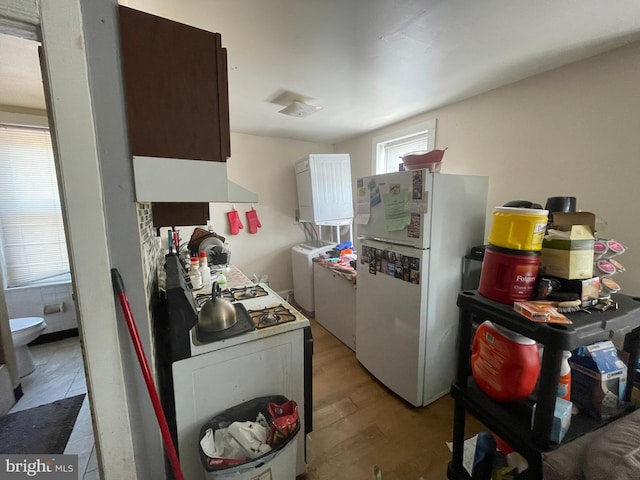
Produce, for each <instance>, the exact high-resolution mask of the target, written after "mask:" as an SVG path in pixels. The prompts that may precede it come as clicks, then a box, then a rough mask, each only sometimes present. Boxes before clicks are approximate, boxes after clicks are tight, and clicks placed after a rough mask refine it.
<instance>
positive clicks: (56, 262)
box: [0, 125, 69, 288]
mask: <svg viewBox="0 0 640 480" xmlns="http://www.w3.org/2000/svg"><path fill="white" fill-rule="evenodd" d="M0 244H1V247H2V249H1V252H2V255H3V258H2V264H3V267H4V271H5V278H6V282H7V287H9V288H10V287H20V286H26V285H33V284H43V283H53V282H57V281H61V280H65V279H68V278H69V276H68V274H69V258H68V255H67V245H66V239H65V233H64V226H63V222H62V211H61V208H60V195H59V192H58V183H57V179H56V170H55V162H54V158H53V149H52V146H51V137H50V135H49V130H47V129H42V128H25V127H13V126H3V125H0Z"/></svg>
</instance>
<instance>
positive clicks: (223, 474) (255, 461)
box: [198, 395, 300, 480]
mask: <svg viewBox="0 0 640 480" xmlns="http://www.w3.org/2000/svg"><path fill="white" fill-rule="evenodd" d="M270 405H271V406H280V405H287V406H288V407H291V406H292V405H293V406H295V402H290V401H289V400H288V399H287V398H286V397H284V396H282V395H271V396H265V397H258V398H254V399H253V400H249V401H247V402H244V403H242V404H240V405H236V406H235V407H231V408H229V409H227V410H225V411H223V412H221V413H220V414H218V415H216V416H215V417H213V418H212V419H211V420H209V421H208V422H207V423H205V424H204V425H203V426H202V427H201V428H200V434H199V437H198V439H199V441H198V450H199V452H200V460H201V462H202V465H203V467H204V469H205V471H206V478H212V479H213V478H215V479H220V480H223V479H234V480H251V479H253V478H256V477H258V476H260V475H262V474H264V473H266V472H270V473H271V478H274V479H278V478H283V479H284V478H295V476H296V460H297V453H298V451H297V444H298V442H297V441H296V438H297V435H298V432H299V431H300V420H299V419H298V420H297V421H296V422H295V424H293V423H290V424H289V425H288V426H287V427H286V428H287V432H286V434H283V432H282V431H278V432H277V433H276V434H275V437H278V436H279V438H283V437H284V439H283V440H281V441H280V442H278V443H277V445H276V446H272V450H271V451H269V452H267V453H265V454H263V455H260V456H258V457H256V458H248V459H246V460H244V461H243V462H242V463H237V462H229V461H224V460H223V459H219V458H212V457H209V456H208V455H207V454H206V453H205V452H204V450H203V448H202V445H201V441H202V439H203V438H204V437H205V435H207V431H208V430H209V429H211V430H212V431H213V432H215V431H216V430H219V429H224V428H228V427H229V426H230V425H231V424H233V423H234V422H255V420H256V417H258V414H259V413H261V414H262V415H263V416H264V417H265V419H266V420H267V422H268V424H269V425H270V426H273V425H274V415H272V413H273V408H272V409H271V410H270V408H269V406H270ZM294 413H295V417H296V418H297V415H298V412H297V406H295V412H294ZM292 416H293V415H292ZM272 428H273V427H272ZM284 435H286V437H285V436H284Z"/></svg>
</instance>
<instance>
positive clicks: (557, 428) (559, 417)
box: [531, 397, 573, 443]
mask: <svg viewBox="0 0 640 480" xmlns="http://www.w3.org/2000/svg"><path fill="white" fill-rule="evenodd" d="M536 405H537V403H536V404H534V405H533V410H532V414H531V428H533V422H534V420H535V418H536ZM572 407H573V403H572V402H569V401H568V400H565V399H564V398H560V397H558V398H556V406H555V408H554V410H553V423H552V424H551V441H552V442H556V443H560V442H562V439H563V438H564V436H565V435H566V434H567V431H568V430H569V426H570V425H571V408H572Z"/></svg>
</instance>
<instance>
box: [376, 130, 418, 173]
mask: <svg viewBox="0 0 640 480" xmlns="http://www.w3.org/2000/svg"><path fill="white" fill-rule="evenodd" d="M427 149H428V142H427V132H421V133H418V134H415V135H411V136H410V137H405V138H400V139H398V140H393V141H391V142H387V143H385V144H384V146H383V150H384V165H385V172H397V171H398V170H399V165H400V164H401V163H402V158H400V157H402V156H403V155H406V154H407V153H409V152H417V151H427Z"/></svg>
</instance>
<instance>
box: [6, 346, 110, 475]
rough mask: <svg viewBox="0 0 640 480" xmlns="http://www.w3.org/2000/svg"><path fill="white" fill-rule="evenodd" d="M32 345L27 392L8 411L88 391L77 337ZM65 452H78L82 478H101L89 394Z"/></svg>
mask: <svg viewBox="0 0 640 480" xmlns="http://www.w3.org/2000/svg"><path fill="white" fill-rule="evenodd" d="M29 348H30V350H31V354H32V355H33V360H34V363H35V364H36V369H35V370H34V371H33V372H32V373H30V374H29V375H27V376H25V377H23V378H22V380H21V383H22V390H23V392H24V395H23V397H22V398H21V399H20V400H18V402H16V404H15V405H14V406H13V407H11V410H9V413H13V412H17V411H21V410H26V409H28V408H32V407H37V406H38V405H44V404H46V403H50V402H53V401H55V400H60V399H62V398H66V397H73V396H75V395H78V394H80V393H85V394H86V393H87V384H86V381H85V375H84V366H83V363H82V352H81V349H80V339H79V338H78V337H72V338H66V339H64V340H59V341H56V342H50V343H43V344H39V345H33V346H31V347H29ZM64 453H65V454H76V455H78V471H79V472H80V474H79V475H78V478H79V479H82V480H99V478H100V475H99V471H98V463H97V459H96V453H95V446H94V440H93V429H92V426H91V412H90V409H89V398H88V397H85V399H84V402H83V403H82V407H81V408H80V411H79V412H78V418H77V419H76V423H75V426H74V428H73V432H71V436H70V437H69V441H68V443H67V447H66V449H65V451H64Z"/></svg>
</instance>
